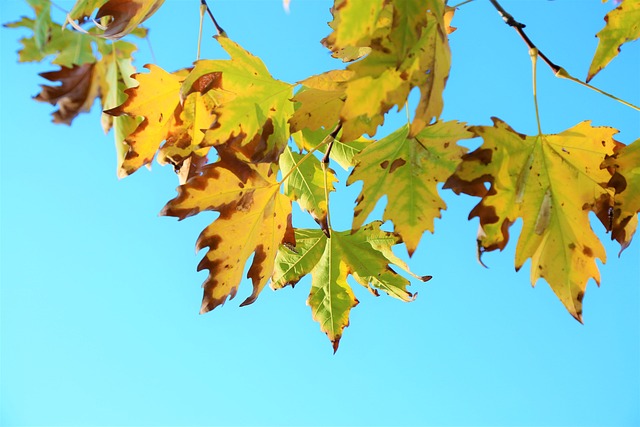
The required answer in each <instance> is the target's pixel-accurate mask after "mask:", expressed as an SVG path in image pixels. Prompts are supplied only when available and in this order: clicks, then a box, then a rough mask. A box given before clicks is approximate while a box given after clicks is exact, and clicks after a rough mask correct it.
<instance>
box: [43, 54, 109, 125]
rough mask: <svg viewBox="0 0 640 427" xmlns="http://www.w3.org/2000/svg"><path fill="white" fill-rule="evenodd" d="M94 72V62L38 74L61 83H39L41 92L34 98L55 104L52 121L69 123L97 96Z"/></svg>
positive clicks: (89, 107) (84, 110)
mask: <svg viewBox="0 0 640 427" xmlns="http://www.w3.org/2000/svg"><path fill="white" fill-rule="evenodd" d="M96 74H97V73H96V72H95V64H83V65H74V66H73V67H72V68H67V67H62V68H61V69H60V70H58V71H49V72H47V73H41V74H40V75H41V76H42V77H44V78H45V79H47V80H49V81H50V82H60V83H61V84H60V85H59V86H48V85H40V86H41V87H42V92H40V93H39V94H38V95H36V96H35V98H34V99H35V100H36V101H40V102H48V103H50V104H51V105H56V106H57V107H58V110H57V111H55V112H54V113H53V122H54V123H65V124H67V125H70V124H71V122H72V121H73V119H74V118H75V117H76V116H77V115H78V114H80V113H82V112H87V111H89V110H90V109H91V105H92V104H93V101H94V100H95V99H96V97H97V96H98V94H99V90H98V84H97V76H96Z"/></svg>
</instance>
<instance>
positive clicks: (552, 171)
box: [445, 118, 619, 321]
mask: <svg viewBox="0 0 640 427" xmlns="http://www.w3.org/2000/svg"><path fill="white" fill-rule="evenodd" d="M493 120H494V126H493V127H487V126H481V127H475V128H471V130H472V131H473V132H475V133H476V134H477V135H478V136H481V137H482V138H483V140H484V143H483V145H482V146H481V147H480V148H478V149H477V150H475V151H474V152H472V153H470V154H467V155H465V156H464V157H463V162H462V163H461V164H460V166H459V167H458V169H457V171H456V173H455V174H454V175H453V176H452V177H451V178H449V180H447V183H446V184H445V187H446V188H452V189H453V190H454V191H456V192H457V193H459V192H465V193H468V194H471V195H476V196H480V197H482V200H481V201H480V203H479V204H478V205H477V206H476V207H475V208H474V209H473V210H472V211H471V214H470V215H469V216H470V217H474V216H477V217H479V219H480V225H481V227H482V230H481V233H480V234H479V238H478V239H479V240H478V244H479V249H480V251H481V252H483V251H491V250H495V249H503V248H504V247H505V246H506V244H507V241H508V239H509V227H510V226H511V224H513V223H514V222H515V221H516V220H517V219H518V218H522V222H523V224H522V232H521V234H520V238H519V239H518V244H517V247H516V262H515V265H516V269H520V268H521V267H522V265H523V264H524V263H525V261H526V260H527V259H529V258H531V284H532V285H535V283H536V282H537V280H538V279H539V278H544V279H545V280H546V281H547V282H548V283H549V285H550V286H551V288H552V289H553V291H554V292H555V294H556V295H557V296H558V298H559V299H560V301H562V303H563V304H564V305H565V307H566V308H567V310H568V311H569V312H570V313H571V314H572V315H573V316H574V317H575V318H576V319H578V320H579V321H582V298H583V296H584V291H585V289H586V285H587V281H588V280H589V279H590V278H593V279H594V280H595V281H596V283H599V282H600V273H599V271H598V267H597V265H596V261H595V260H596V258H598V259H600V260H601V261H602V262H605V261H606V254H605V252H604V248H603V247H602V244H601V243H600V241H599V240H598V238H597V236H596V235H595V234H594V232H593V230H592V229H591V226H590V223H589V212H591V211H593V212H595V213H596V214H597V215H598V218H600V220H601V221H602V220H603V212H604V216H605V217H606V211H607V210H608V207H609V206H610V203H611V200H612V194H611V191H609V190H607V189H605V187H606V182H607V181H608V180H609V173H608V172H607V171H606V170H602V169H600V163H601V162H602V159H603V158H604V157H605V155H610V154H612V153H613V150H614V148H615V147H617V146H618V145H619V143H617V142H616V141H615V140H614V139H613V135H614V134H615V133H616V132H617V131H616V130H615V129H612V128H607V127H596V128H594V127H592V126H591V125H590V124H589V122H582V123H579V124H578V125H576V126H574V127H573V128H571V129H568V130H566V131H564V132H562V133H560V134H557V135H539V136H525V135H521V134H518V133H516V132H515V131H513V130H512V129H511V128H510V127H509V126H508V125H507V124H506V123H504V122H502V121H500V120H499V119H496V118H494V119H493ZM486 182H488V183H490V184H491V185H490V188H489V189H488V190H487V189H486V187H485V183H486ZM605 226H606V224H605Z"/></svg>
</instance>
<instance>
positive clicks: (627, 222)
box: [602, 139, 640, 250]
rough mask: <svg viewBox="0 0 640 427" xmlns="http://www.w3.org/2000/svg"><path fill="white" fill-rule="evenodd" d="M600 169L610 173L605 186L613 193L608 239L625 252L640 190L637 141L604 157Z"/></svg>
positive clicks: (639, 204)
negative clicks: (607, 169) (605, 169)
mask: <svg viewBox="0 0 640 427" xmlns="http://www.w3.org/2000/svg"><path fill="white" fill-rule="evenodd" d="M602 167H603V168H609V169H610V170H612V171H613V176H612V177H611V179H610V180H609V183H608V185H609V186H610V187H613V188H615V191H616V194H615V198H614V205H613V212H612V217H611V219H610V220H611V223H612V224H611V229H612V230H611V238H612V239H615V240H617V241H618V242H619V243H620V245H621V246H622V249H621V250H624V249H626V248H627V247H628V246H629V244H630V243H631V239H632V237H633V234H634V233H635V230H636V227H637V225H638V215H637V213H638V212H640V191H637V189H638V188H640V139H638V140H636V141H635V142H634V143H632V144H630V145H627V146H625V147H620V148H619V149H618V150H616V152H615V154H613V155H611V156H607V158H606V160H605V161H604V162H603V163H602Z"/></svg>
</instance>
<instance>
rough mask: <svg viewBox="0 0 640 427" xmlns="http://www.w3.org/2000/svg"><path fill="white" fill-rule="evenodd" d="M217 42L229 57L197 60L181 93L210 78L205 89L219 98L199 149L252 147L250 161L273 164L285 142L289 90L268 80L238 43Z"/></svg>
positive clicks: (257, 61)
mask: <svg viewBox="0 0 640 427" xmlns="http://www.w3.org/2000/svg"><path fill="white" fill-rule="evenodd" d="M216 39H217V40H218V42H219V43H220V45H221V46H222V47H223V48H224V50H225V51H226V52H227V53H228V54H229V56H230V57H231V59H230V60H201V61H198V62H196V64H195V67H194V69H193V71H192V72H191V73H190V74H189V76H188V77H187V78H186V79H185V81H184V85H183V88H182V91H181V96H182V98H185V97H186V96H187V95H188V94H189V93H191V92H192V91H193V90H194V89H193V87H194V85H195V84H196V82H198V81H199V80H202V79H203V78H206V77H208V76H209V77H210V78H211V79H212V82H211V84H210V85H209V86H208V90H209V91H210V92H213V93H215V94H216V95H215V96H216V97H217V98H218V99H219V106H218V107H217V108H216V115H217V121H216V124H215V126H213V127H212V128H211V129H209V130H208V131H207V132H206V134H205V138H204V140H203V141H202V143H201V145H202V146H203V147H205V146H209V147H210V146H216V145H220V144H225V143H227V142H228V141H230V140H234V141H235V144H237V145H239V146H244V145H248V144H253V145H254V150H252V151H253V153H252V154H253V156H252V159H251V160H252V161H255V162H260V161H269V162H271V161H274V160H277V158H278V156H279V155H280V153H281V152H282V150H284V147H285V146H286V145H287V142H288V139H289V126H288V124H287V121H288V120H289V118H290V117H291V115H292V114H293V104H292V103H291V101H290V98H291V97H292V95H293V93H292V91H293V86H292V85H290V84H289V83H284V82H281V81H279V80H276V79H274V78H273V77H271V75H270V74H269V71H268V70H267V68H266V67H265V66H264V64H263V63H262V61H261V60H260V59H259V58H257V57H255V56H253V55H251V54H250V53H249V52H247V51H246V50H244V49H242V47H240V46H239V45H238V44H237V43H235V42H233V41H231V40H229V39H228V38H226V37H221V36H216ZM213 76H215V78H214V77H213Z"/></svg>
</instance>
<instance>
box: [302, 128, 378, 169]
mask: <svg viewBox="0 0 640 427" xmlns="http://www.w3.org/2000/svg"><path fill="white" fill-rule="evenodd" d="M330 132H331V131H330V130H325V129H319V130H316V131H312V130H309V129H303V130H302V131H299V132H296V133H294V134H293V135H291V137H292V138H293V141H294V142H295V143H296V145H297V146H298V148H300V149H301V150H307V151H310V150H313V149H315V148H316V147H318V145H319V144H320V143H322V141H323V140H324V139H325V138H326V136H327V135H329V133H330ZM369 144H371V140H369V139H366V138H358V139H357V140H355V141H349V142H342V141H340V140H339V139H335V140H334V141H333V148H332V149H331V153H330V154H329V158H330V159H331V160H334V161H335V162H336V163H338V164H339V165H340V166H341V167H342V168H343V169H344V170H348V169H349V168H351V167H353V166H355V165H356V163H355V160H354V157H355V155H356V154H358V153H359V152H360V151H362V150H363V149H364V148H365V147H366V146H368V145H369ZM326 150H327V145H326V144H324V145H321V146H320V147H319V148H318V151H320V152H322V153H324V152H326Z"/></svg>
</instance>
